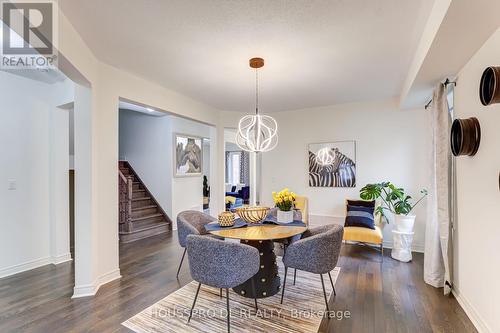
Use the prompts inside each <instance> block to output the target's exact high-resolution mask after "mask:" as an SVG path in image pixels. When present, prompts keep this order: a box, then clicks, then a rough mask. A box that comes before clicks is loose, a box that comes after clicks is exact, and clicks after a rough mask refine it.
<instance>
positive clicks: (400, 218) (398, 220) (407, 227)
mask: <svg viewBox="0 0 500 333" xmlns="http://www.w3.org/2000/svg"><path fill="white" fill-rule="evenodd" d="M415 218H416V216H415V215H394V225H395V227H396V231H399V232H404V233H410V232H413V225H414V224H415Z"/></svg>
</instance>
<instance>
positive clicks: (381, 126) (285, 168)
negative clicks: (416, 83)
mask: <svg viewBox="0 0 500 333" xmlns="http://www.w3.org/2000/svg"><path fill="white" fill-rule="evenodd" d="M273 116H274V117H275V118H276V121H277V122H278V128H279V132H278V135H279V143H278V146H277V148H276V149H274V150H273V151H271V152H267V153H264V154H262V200H263V202H264V203H265V204H267V205H270V204H272V198H271V192H272V191H279V190H281V189H283V188H284V187H288V188H290V189H291V190H292V191H295V192H297V193H299V194H301V195H305V196H307V197H308V198H309V207H310V214H311V223H312V224H323V223H334V222H340V223H343V217H344V216H345V199H346V198H359V190H360V189H361V187H363V186H364V185H365V184H367V183H371V182H380V181H391V182H393V183H395V184H397V185H399V186H402V187H404V188H405V189H407V190H408V191H409V193H410V194H411V195H414V196H417V195H418V193H419V191H420V189H422V188H425V187H426V186H427V178H428V177H427V175H428V167H427V164H426V161H427V160H428V156H427V153H426V149H425V147H426V140H427V139H426V137H427V136H428V135H429V133H428V130H427V128H426V126H425V117H426V115H425V111H424V110H423V109H422V110H412V111H401V110H398V107H397V104H396V103H395V102H394V101H387V102H378V103H359V104H346V105H337V106H329V107H322V108H314V109H307V110H298V111H288V112H281V113H275V114H274V113H273ZM343 140H355V141H356V165H357V175H356V176H357V179H356V182H357V185H356V187H355V188H313V187H309V186H308V179H309V178H308V154H307V145H308V144H309V143H314V142H330V141H343ZM425 212H426V211H425V203H424V204H423V205H421V206H419V207H418V208H416V210H415V213H416V215H417V221H416V225H415V236H414V243H413V245H414V249H415V250H419V251H421V250H422V249H423V246H424V232H425V216H426V214H425ZM391 229H392V224H389V225H388V226H387V227H386V228H384V242H385V245H386V246H391V243H392V234H391V232H390V230H391Z"/></svg>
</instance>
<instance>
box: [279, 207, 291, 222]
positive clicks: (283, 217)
mask: <svg viewBox="0 0 500 333" xmlns="http://www.w3.org/2000/svg"><path fill="white" fill-rule="evenodd" d="M277 220H278V222H279V223H290V222H293V210H289V211H287V212H285V211H283V210H279V209H278V216H277Z"/></svg>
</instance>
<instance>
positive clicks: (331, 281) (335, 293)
mask: <svg viewBox="0 0 500 333" xmlns="http://www.w3.org/2000/svg"><path fill="white" fill-rule="evenodd" d="M328 276H329V277H330V283H331V284H332V288H333V295H335V296H337V291H336V290H335V286H334V285H333V280H332V275H331V274H330V272H328Z"/></svg>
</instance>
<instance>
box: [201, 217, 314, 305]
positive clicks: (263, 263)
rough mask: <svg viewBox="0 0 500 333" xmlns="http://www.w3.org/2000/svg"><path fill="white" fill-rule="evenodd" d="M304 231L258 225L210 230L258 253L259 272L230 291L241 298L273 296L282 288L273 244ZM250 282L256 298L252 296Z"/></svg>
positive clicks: (298, 228)
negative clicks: (236, 240)
mask: <svg viewBox="0 0 500 333" xmlns="http://www.w3.org/2000/svg"><path fill="white" fill-rule="evenodd" d="M306 230H307V227H297V226H284V225H273V224H258V225H251V226H247V227H243V228H234V229H223V230H213V231H210V233H211V234H213V235H216V236H219V237H223V238H232V239H239V240H240V242H241V243H243V244H247V245H250V246H253V247H255V248H257V249H258V250H259V254H260V268H259V271H258V272H257V274H255V275H254V277H253V278H252V279H250V280H248V281H246V282H244V283H243V284H241V285H239V286H237V287H234V288H233V290H234V291H235V292H237V293H238V294H240V295H241V296H244V297H249V298H254V297H256V298H264V297H270V296H273V295H275V294H276V293H278V292H279V290H280V287H281V281H280V276H279V274H278V264H277V262H276V254H275V253H274V241H283V240H285V241H286V240H287V239H290V238H292V237H293V236H296V235H300V234H302V233H303V232H304V231H306ZM252 280H253V282H254V285H255V293H256V295H254V293H253V288H252Z"/></svg>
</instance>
